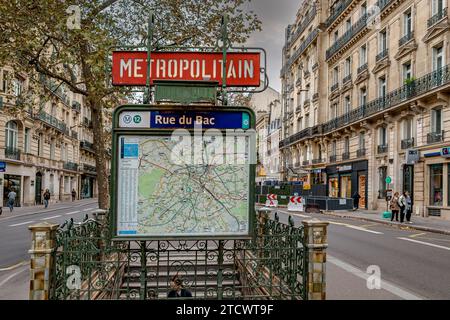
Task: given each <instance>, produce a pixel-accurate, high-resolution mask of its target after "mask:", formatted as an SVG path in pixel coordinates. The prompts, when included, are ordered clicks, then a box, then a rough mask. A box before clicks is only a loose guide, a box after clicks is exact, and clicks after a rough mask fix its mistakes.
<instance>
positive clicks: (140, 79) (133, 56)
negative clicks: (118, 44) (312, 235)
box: [112, 51, 261, 87]
mask: <svg viewBox="0 0 450 320" xmlns="http://www.w3.org/2000/svg"><path fill="white" fill-rule="evenodd" d="M226 63H227V65H226V84H227V86H232V87H259V86H260V85H261V83H260V72H261V67H260V53H259V52H228V53H227V62H226ZM150 64H151V71H150V81H151V82H150V84H153V81H155V80H184V81H206V80H207V81H217V82H218V83H219V85H222V79H223V78H222V73H223V68H222V65H223V53H222V52H159V51H156V52H152V53H151V61H150ZM146 80H147V52H146V51H114V52H113V54H112V84H113V85H115V86H145V85H146Z"/></svg>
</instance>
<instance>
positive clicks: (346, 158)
mask: <svg viewBox="0 0 450 320" xmlns="http://www.w3.org/2000/svg"><path fill="white" fill-rule="evenodd" d="M348 159H350V152H344V153H343V154H342V160H348Z"/></svg>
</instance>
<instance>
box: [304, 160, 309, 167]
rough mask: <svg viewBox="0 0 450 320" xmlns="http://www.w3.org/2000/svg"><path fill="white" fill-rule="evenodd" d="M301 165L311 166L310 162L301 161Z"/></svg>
mask: <svg viewBox="0 0 450 320" xmlns="http://www.w3.org/2000/svg"><path fill="white" fill-rule="evenodd" d="M302 164H303V165H304V166H309V165H310V164H311V162H310V161H309V160H303V162H302Z"/></svg>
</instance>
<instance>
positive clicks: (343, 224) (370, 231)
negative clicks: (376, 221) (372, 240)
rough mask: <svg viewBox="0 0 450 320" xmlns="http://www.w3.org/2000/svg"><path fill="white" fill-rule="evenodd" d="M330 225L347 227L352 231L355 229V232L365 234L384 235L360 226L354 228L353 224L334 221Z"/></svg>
mask: <svg viewBox="0 0 450 320" xmlns="http://www.w3.org/2000/svg"><path fill="white" fill-rule="evenodd" d="M328 223H329V224H335V225H338V226H345V227H347V228H351V229H355V230H359V231H365V232H369V233H374V234H384V233H383V232H379V231H373V230H369V229H365V228H362V227H359V226H354V225H352V224H347V223H341V222H334V221H328Z"/></svg>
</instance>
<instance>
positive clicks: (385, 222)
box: [320, 211, 450, 235]
mask: <svg viewBox="0 0 450 320" xmlns="http://www.w3.org/2000/svg"><path fill="white" fill-rule="evenodd" d="M320 213H321V214H323V215H328V216H335V217H340V218H351V219H358V220H363V221H370V222H378V223H382V224H387V225H390V226H395V227H397V228H398V229H402V227H403V228H405V227H406V228H407V229H414V230H419V231H427V232H433V233H439V234H445V235H450V230H443V229H435V228H429V227H423V226H415V225H402V224H398V223H392V222H390V221H384V220H377V219H372V218H366V217H359V216H350V215H341V214H335V213H329V212H324V211H320Z"/></svg>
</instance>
